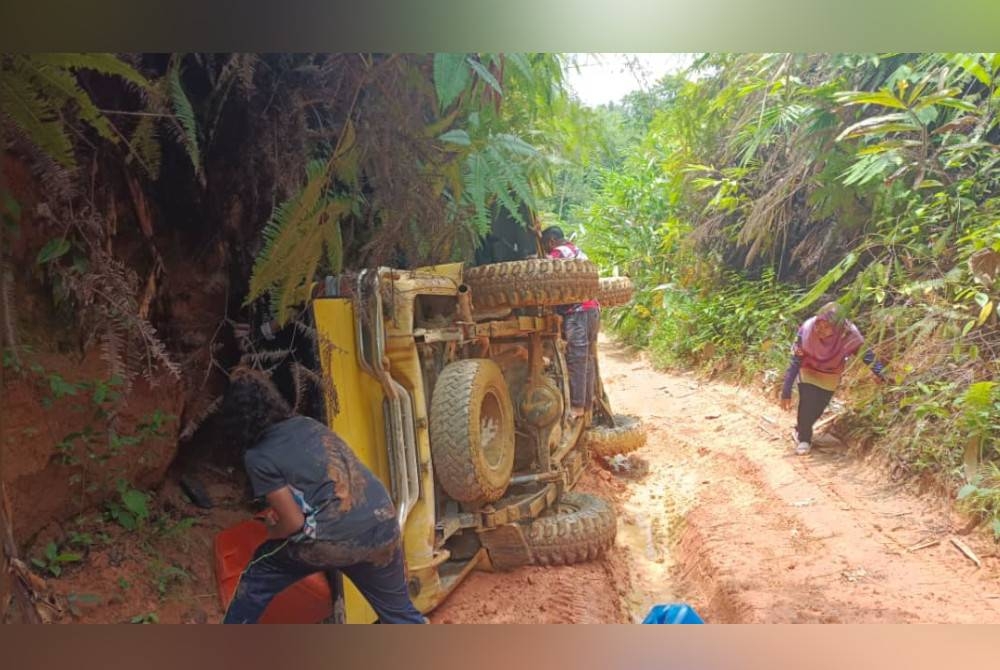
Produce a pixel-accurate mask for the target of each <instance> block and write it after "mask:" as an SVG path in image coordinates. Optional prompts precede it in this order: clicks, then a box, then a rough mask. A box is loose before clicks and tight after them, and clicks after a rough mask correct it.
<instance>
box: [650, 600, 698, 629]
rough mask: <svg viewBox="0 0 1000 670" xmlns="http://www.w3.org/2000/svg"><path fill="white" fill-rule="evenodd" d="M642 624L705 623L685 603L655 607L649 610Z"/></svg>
mask: <svg viewBox="0 0 1000 670" xmlns="http://www.w3.org/2000/svg"><path fill="white" fill-rule="evenodd" d="M642 622H643V623H702V624H703V623H705V622H704V621H702V620H701V617H700V616H698V613H697V612H695V611H694V609H692V608H691V606H690V605H687V604H685V603H671V604H669V605H656V606H655V607H653V609H651V610H649V614H647V615H646V618H645V619H643V620H642Z"/></svg>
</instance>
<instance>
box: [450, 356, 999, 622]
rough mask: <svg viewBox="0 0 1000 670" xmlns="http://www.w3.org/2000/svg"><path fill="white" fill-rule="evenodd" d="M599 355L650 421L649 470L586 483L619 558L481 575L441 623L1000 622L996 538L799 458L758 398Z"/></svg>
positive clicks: (628, 401) (904, 495) (773, 409)
mask: <svg viewBox="0 0 1000 670" xmlns="http://www.w3.org/2000/svg"><path fill="white" fill-rule="evenodd" d="M601 350H602V353H601V355H602V358H601V367H602V373H603V376H604V379H605V382H606V386H607V389H608V393H609V395H610V396H611V400H612V405H613V406H614V407H615V409H616V411H619V412H623V413H629V414H635V415H638V416H641V417H642V418H643V420H644V421H645V422H646V425H647V427H648V430H649V440H648V444H647V445H646V446H645V447H644V448H643V449H642V450H641V451H640V452H639V455H640V456H641V457H642V458H644V459H645V460H647V461H648V463H649V466H650V469H649V474H648V475H646V476H645V477H644V478H642V479H641V480H638V481H634V482H626V481H624V480H614V481H608V480H607V476H606V475H605V476H604V477H602V476H598V475H594V474H591V475H589V476H588V477H587V479H585V480H584V481H583V482H582V484H581V486H582V488H584V489H589V490H592V491H596V492H598V493H601V494H603V495H605V496H608V497H611V498H614V499H615V501H616V503H617V504H618V506H619V510H620V519H619V532H618V539H617V546H616V548H615V552H614V553H613V555H612V556H610V557H608V558H607V559H605V560H604V561H603V562H600V563H595V564H590V565H583V566H573V567H567V568H561V569H556V570H545V569H540V568H539V569H523V570H520V571H517V572H515V573H511V574H506V575H490V574H483V573H477V574H474V575H472V577H471V579H470V580H469V581H468V582H467V583H466V584H463V585H462V586H461V587H460V588H459V590H458V591H457V592H456V593H455V594H454V595H453V596H452V597H451V598H450V599H449V601H448V602H447V603H445V605H444V606H442V607H441V608H439V609H438V611H437V612H435V614H434V616H433V619H434V621H435V622H439V623H441V622H455V623H461V622H471V621H478V622H509V621H523V622H556V621H559V622H566V623H583V622H590V621H593V622H598V621H600V622H626V621H637V620H640V619H641V618H642V616H643V615H644V614H645V612H647V611H648V609H649V607H650V606H651V605H653V604H655V603H662V602H671V601H687V602H690V603H692V604H693V605H694V606H695V607H696V609H698V610H699V612H700V613H702V614H703V616H705V618H706V619H707V620H708V621H710V622H720V623H721V622H745V623H791V622H802V623H810V622H811V623H835V622H837V623H906V622H953V623H958V622H962V623H971V622H992V623H1000V580H998V577H1000V559H998V557H997V546H996V545H995V544H993V543H992V542H988V541H986V540H985V539H983V538H981V537H978V536H975V535H972V536H959V535H957V534H956V533H955V529H956V528H959V527H960V525H961V524H960V522H959V520H958V519H956V518H953V517H952V516H951V515H950V514H949V512H948V511H947V508H946V506H945V505H943V504H941V503H939V502H935V501H933V500H930V499H925V498H918V497H914V496H913V495H911V494H910V493H908V492H907V491H906V490H904V489H903V488H902V487H901V486H899V485H894V484H892V483H890V482H888V481H887V480H886V479H885V478H882V477H881V476H880V474H879V470H878V468H873V467H871V466H866V465H865V464H864V463H860V462H858V461H856V460H854V459H852V458H850V457H848V456H847V454H846V453H845V449H844V447H843V445H839V446H834V447H827V448H824V447H822V446H821V445H817V446H816V447H815V448H814V450H813V453H812V454H811V455H810V456H808V457H805V458H803V457H795V456H793V455H791V453H790V447H791V438H790V437H789V435H790V432H791V424H792V422H793V417H792V415H791V414H786V413H783V412H781V411H780V410H779V409H778V408H777V406H776V405H775V404H774V403H773V402H771V401H768V400H767V399H765V398H763V397H761V395H760V394H759V393H754V392H753V391H752V390H750V391H747V390H741V389H737V388H735V387H732V386H729V385H726V384H713V383H705V382H700V381H698V380H697V379H696V378H694V377H687V376H677V375H670V374H664V373H660V372H656V371H655V370H653V369H652V368H651V367H650V366H649V364H648V363H647V362H645V361H644V360H643V359H642V358H639V357H635V356H633V355H631V354H629V353H627V352H626V351H625V350H624V349H622V348H621V347H619V346H617V345H615V344H612V343H609V342H606V341H605V342H602V344H601ZM765 417H766V418H765ZM952 538H957V539H959V540H960V541H961V542H964V543H965V544H966V545H968V546H969V547H971V548H972V549H973V551H974V552H975V553H976V555H977V557H978V558H979V559H980V561H981V563H982V568H977V567H976V565H975V564H974V563H973V562H972V561H971V560H970V559H969V558H967V557H966V556H965V555H963V554H962V553H961V552H960V551H959V549H958V548H956V546H955V545H954V544H953V543H952V541H951V540H952ZM934 540H937V541H938V543H937V544H934V545H932V546H928V547H926V548H922V549H915V550H912V551H911V550H910V548H912V547H914V546H918V545H920V544H922V543H925V541H927V542H931V541H934Z"/></svg>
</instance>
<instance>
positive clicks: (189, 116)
mask: <svg viewBox="0 0 1000 670" xmlns="http://www.w3.org/2000/svg"><path fill="white" fill-rule="evenodd" d="M181 71H182V70H181V60H180V58H177V57H175V58H174V61H173V63H172V64H171V66H170V71H169V73H168V74H167V77H168V80H169V88H170V100H171V102H172V103H173V108H174V116H175V117H176V118H177V121H178V122H179V123H180V125H181V128H182V129H183V131H184V132H183V134H182V138H183V142H182V144H183V146H184V148H185V149H187V153H188V158H190V159H191V164H192V165H193V166H194V169H195V172H196V173H198V174H199V175H200V174H201V173H202V172H201V153H200V151H199V148H198V146H199V142H198V120H197V118H196V117H195V114H194V107H192V106H191V100H190V99H189V98H188V97H187V93H185V92H184V86H183V84H182V83H181Z"/></svg>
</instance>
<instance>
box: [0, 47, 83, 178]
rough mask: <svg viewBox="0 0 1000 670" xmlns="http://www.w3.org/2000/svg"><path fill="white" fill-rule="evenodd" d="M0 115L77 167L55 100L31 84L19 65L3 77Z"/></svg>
mask: <svg viewBox="0 0 1000 670" xmlns="http://www.w3.org/2000/svg"><path fill="white" fill-rule="evenodd" d="M0 114H2V115H3V116H6V117H7V118H8V119H10V121H11V122H12V123H13V124H14V125H15V126H16V127H17V128H19V129H20V130H21V131H22V133H23V134H24V136H25V137H26V138H27V139H28V141H30V142H31V143H32V144H34V145H35V146H37V147H38V148H39V149H41V150H42V151H44V152H45V153H47V154H49V155H50V156H52V157H53V158H54V159H55V160H56V161H58V162H59V163H60V164H61V165H63V166H64V167H67V168H72V167H75V166H76V161H75V159H74V157H73V144H72V142H71V141H70V139H69V136H68V135H67V134H66V131H65V129H64V127H63V123H62V118H61V117H60V115H59V110H58V108H57V107H56V105H55V104H54V103H53V101H52V100H50V99H48V98H46V97H45V95H44V94H43V93H42V92H41V91H39V90H38V89H37V88H36V87H35V86H33V85H32V78H31V77H30V76H29V74H28V73H27V72H25V70H24V69H23V68H18V67H16V65H15V66H14V67H12V68H10V69H6V70H4V72H3V74H2V76H0Z"/></svg>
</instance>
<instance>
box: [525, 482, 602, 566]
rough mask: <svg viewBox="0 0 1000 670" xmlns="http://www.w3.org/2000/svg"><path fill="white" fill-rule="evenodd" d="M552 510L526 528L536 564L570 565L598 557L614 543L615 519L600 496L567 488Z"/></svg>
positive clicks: (526, 536)
mask: <svg viewBox="0 0 1000 670" xmlns="http://www.w3.org/2000/svg"><path fill="white" fill-rule="evenodd" d="M552 511H553V513H552V514H551V515H549V516H541V517H539V518H537V519H535V520H533V521H532V522H531V523H530V524H529V525H528V527H527V528H526V529H525V539H526V540H527V542H528V546H529V547H531V554H532V560H533V562H534V563H535V564H536V565H573V564H574V563H584V562H586V561H592V560H594V559H597V558H600V557H601V556H602V555H603V554H604V552H606V551H607V550H608V549H609V548H610V547H611V545H613V544H614V543H615V534H616V533H617V531H618V520H617V519H616V518H615V511H614V509H613V508H612V507H611V505H610V504H609V503H608V502H607V501H606V500H604V499H603V498H598V497H597V496H594V495H590V494H588V493H575V492H567V493H564V494H563V495H562V498H561V499H560V500H559V501H558V502H557V503H556V505H555V507H554V508H553V510H552Z"/></svg>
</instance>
